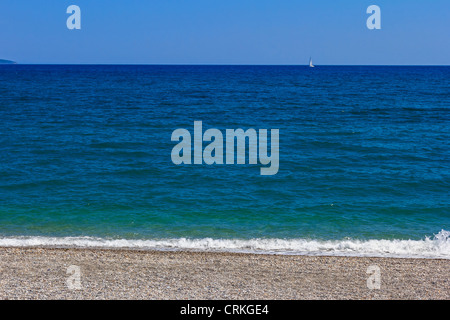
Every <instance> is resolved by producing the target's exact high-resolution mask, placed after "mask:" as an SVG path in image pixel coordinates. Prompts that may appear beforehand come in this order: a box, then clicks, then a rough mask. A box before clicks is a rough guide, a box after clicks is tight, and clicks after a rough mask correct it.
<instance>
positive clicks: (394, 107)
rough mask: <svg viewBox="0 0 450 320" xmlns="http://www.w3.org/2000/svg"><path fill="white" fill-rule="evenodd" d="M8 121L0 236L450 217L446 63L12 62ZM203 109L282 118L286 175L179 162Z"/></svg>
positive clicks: (307, 233) (261, 233) (422, 232)
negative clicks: (181, 132) (185, 134)
mask: <svg viewBox="0 0 450 320" xmlns="http://www.w3.org/2000/svg"><path fill="white" fill-rule="evenodd" d="M0 120H1V123H0V237H9V238H11V237H17V236H46V237H67V236H74V237H81V236H90V237H99V238H114V239H175V238H182V237H186V238H194V239H202V238H213V239H255V238H267V239H275V238H276V239H313V240H340V239H347V238H351V239H361V240H367V239H413V240H420V239H424V237H425V236H431V237H432V236H433V234H437V233H438V232H439V231H440V230H442V229H444V230H450V67H383V66H377V67H368V66H361V67H357V66H351V67H350V66H319V67H316V68H314V69H313V68H307V67H304V66H131V65H130V66H95V65H89V66H62V65H61V66H59V65H54V66H45V65H2V66H0ZM194 121H203V130H206V129H210V128H217V129H219V130H221V131H222V132H225V130H226V129H237V128H242V129H244V130H247V129H249V128H254V129H279V132H280V167H279V172H278V174H276V175H273V176H261V175H260V167H261V165H260V164H258V165H249V164H245V165H212V166H209V165H206V164H203V165H194V164H192V165H180V166H176V165H174V164H173V163H172V161H171V151H172V148H173V147H174V146H175V145H176V142H172V141H171V134H172V132H173V131H174V130H175V129H178V128H185V129H188V130H189V131H191V133H192V134H193V125H194ZM205 145H206V143H204V146H205Z"/></svg>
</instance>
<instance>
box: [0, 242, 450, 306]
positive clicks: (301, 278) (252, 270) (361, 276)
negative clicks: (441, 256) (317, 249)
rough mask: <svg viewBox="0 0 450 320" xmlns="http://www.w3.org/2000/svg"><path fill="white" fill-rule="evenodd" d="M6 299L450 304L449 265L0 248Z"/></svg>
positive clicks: (0, 289) (0, 295) (0, 294)
mask: <svg viewBox="0 0 450 320" xmlns="http://www.w3.org/2000/svg"><path fill="white" fill-rule="evenodd" d="M72 265H75V266H77V267H79V270H80V272H81V275H80V283H81V288H80V289H73V288H72V289H69V287H68V284H67V280H68V278H69V277H71V274H68V273H67V269H68V268H69V267H70V266H72ZM373 265H375V266H378V267H379V268H380V276H381V277H380V280H381V287H380V289H372V290H371V289H369V288H368V287H367V279H368V278H369V277H370V274H367V273H366V272H367V268H368V267H369V266H373ZM75 269H76V268H75ZM75 269H70V270H75ZM74 277H75V278H76V275H75V276H73V275H72V278H71V280H73V279H75V278H74ZM69 284H71V285H73V284H76V282H74V281H72V282H71V281H70V280H69ZM0 299H450V260H430V259H393V258H350V257H310V256H282V255H254V254H236V253H207V252H202V253H199V252H155V251H135V250H99V249H38V248H0Z"/></svg>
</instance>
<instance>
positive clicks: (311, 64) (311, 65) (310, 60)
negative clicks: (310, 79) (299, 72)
mask: <svg viewBox="0 0 450 320" xmlns="http://www.w3.org/2000/svg"><path fill="white" fill-rule="evenodd" d="M309 66H310V67H311V68H314V65H313V63H312V58H309Z"/></svg>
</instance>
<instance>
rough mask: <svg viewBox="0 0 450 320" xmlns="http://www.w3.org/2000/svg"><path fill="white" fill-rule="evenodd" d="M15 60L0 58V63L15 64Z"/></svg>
mask: <svg viewBox="0 0 450 320" xmlns="http://www.w3.org/2000/svg"><path fill="white" fill-rule="evenodd" d="M16 63H17V62H15V61H11V60H4V59H0V64H16Z"/></svg>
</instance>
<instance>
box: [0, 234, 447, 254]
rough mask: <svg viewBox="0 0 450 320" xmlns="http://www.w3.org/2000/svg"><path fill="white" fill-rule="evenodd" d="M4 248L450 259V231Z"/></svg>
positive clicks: (76, 240)
mask: <svg viewBox="0 0 450 320" xmlns="http://www.w3.org/2000/svg"><path fill="white" fill-rule="evenodd" d="M0 247H78V248H122V249H130V248H131V249H147V250H192V251H216V252H217V251H218V252H245V253H270V254H289V255H328V256H360V257H398V258H441V259H450V231H446V230H441V231H440V232H439V233H438V234H436V235H435V236H434V237H433V238H428V237H426V238H425V239H423V240H365V241H362V240H351V239H348V240H333V241H331V240H330V241H320V240H307V239H251V240H241V239H211V238H204V239H186V238H178V239H159V240H127V239H120V240H118V239H102V238H93V237H59V238H58V237H14V238H12V237H11V238H0Z"/></svg>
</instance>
